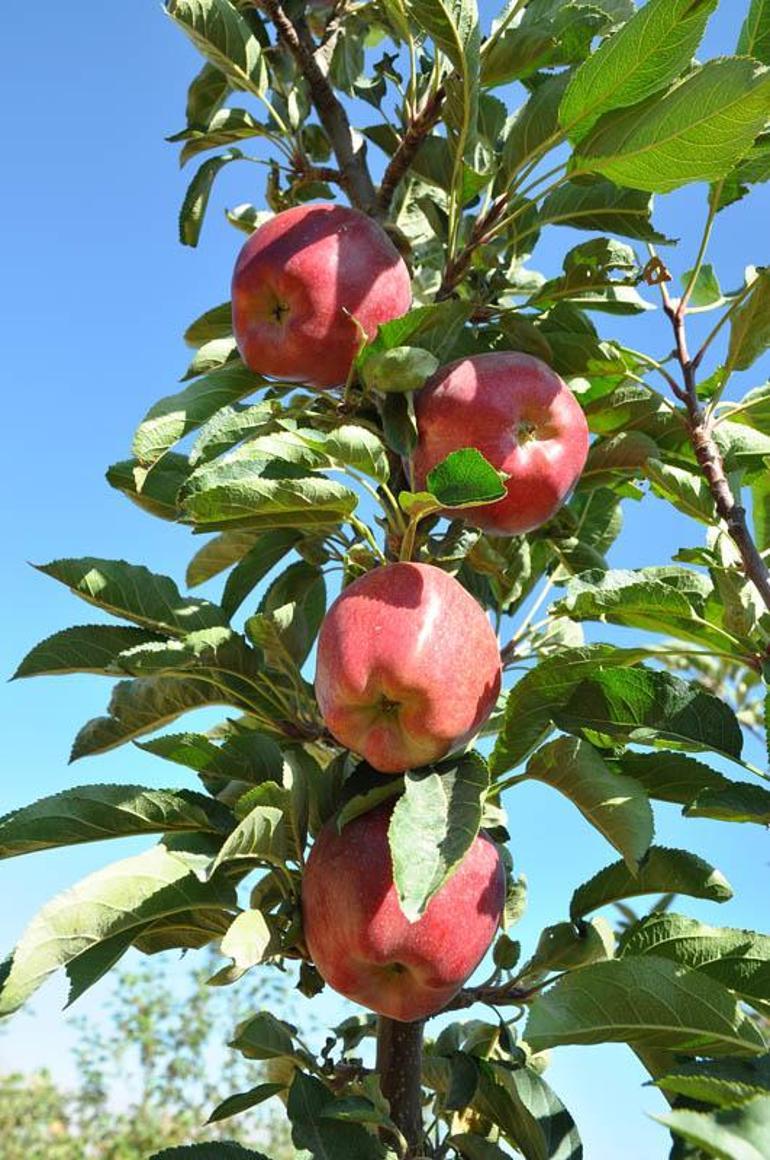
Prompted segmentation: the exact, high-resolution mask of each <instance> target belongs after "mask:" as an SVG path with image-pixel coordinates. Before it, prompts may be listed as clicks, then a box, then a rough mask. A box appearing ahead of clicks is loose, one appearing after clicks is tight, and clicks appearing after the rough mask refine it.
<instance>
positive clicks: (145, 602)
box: [37, 556, 225, 636]
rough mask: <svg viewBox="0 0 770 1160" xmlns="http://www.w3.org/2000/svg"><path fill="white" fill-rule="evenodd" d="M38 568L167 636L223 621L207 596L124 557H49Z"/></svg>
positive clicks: (100, 605)
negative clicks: (186, 591)
mask: <svg viewBox="0 0 770 1160" xmlns="http://www.w3.org/2000/svg"><path fill="white" fill-rule="evenodd" d="M37 568H38V571H40V572H44V573H45V575H46V576H52V577H53V579H54V580H58V581H59V582H60V583H61V584H66V586H67V587H68V588H70V589H71V590H72V591H73V592H74V593H75V595H76V596H80V597H81V599H83V600H85V601H86V602H87V603H88V604H95V605H96V606H97V608H101V609H103V610H104V611H105V612H109V613H110V614H111V615H112V616H120V617H123V618H124V619H125V620H132V621H135V623H137V624H140V625H142V626H143V627H145V628H149V629H153V630H156V631H158V632H161V633H168V634H169V635H170V636H184V635H186V634H187V633H189V632H196V631H198V630H200V629H205V628H212V627H214V626H217V625H223V624H224V623H225V620H224V615H223V613H222V610H221V609H220V608H218V607H217V606H216V604H211V603H210V602H209V601H208V600H201V599H199V598H185V597H182V596H181V595H180V593H179V589H178V588H177V586H176V584H175V583H174V581H173V580H171V579H170V578H169V577H168V576H160V575H157V574H156V573H154V572H150V571H149V569H147V568H144V567H142V566H141V565H137V564H127V563H126V561H125V560H101V559H98V558H97V557H95V556H84V557H83V558H82V559H79V560H74V559H72V560H54V561H53V562H52V563H50V564H39V565H37Z"/></svg>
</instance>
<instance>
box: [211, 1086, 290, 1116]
mask: <svg viewBox="0 0 770 1160" xmlns="http://www.w3.org/2000/svg"><path fill="white" fill-rule="evenodd" d="M285 1090H286V1085H285V1084H282V1083H259V1084H257V1086H256V1087H253V1088H249V1090H248V1091H247V1092H239V1093H238V1094H237V1095H234V1096H228V1098H227V1099H226V1100H222V1103H221V1104H217V1106H216V1107H215V1108H214V1111H213V1112H212V1113H211V1115H210V1116H209V1118H208V1120H207V1121H206V1123H207V1124H218V1123H219V1121H220V1120H227V1119H229V1118H230V1116H237V1115H239V1114H240V1113H241V1112H245V1111H248V1109H249V1108H255V1107H257V1105H258V1104H263V1103H264V1102H265V1100H269V1099H272V1097H273V1096H277V1095H278V1093H279V1092H282V1091H285Z"/></svg>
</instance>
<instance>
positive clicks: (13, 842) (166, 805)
mask: <svg viewBox="0 0 770 1160" xmlns="http://www.w3.org/2000/svg"><path fill="white" fill-rule="evenodd" d="M230 824H232V820H231V816H230V811H229V810H228V809H226V807H225V806H223V805H220V803H219V802H217V801H215V800H214V799H212V798H210V797H206V796H205V795H204V794H199V793H193V792H191V791H190V790H172V789H145V788H144V787H143V786H140V785H84V786H78V787H77V788H75V789H67V790H63V791H62V792H61V793H57V794H52V795H51V796H50V797H44V798H41V799H40V800H39V801H36V802H35V803H34V804H33V805H29V806H23V807H22V808H21V809H18V810H13V811H12V812H11V813H10V814H6V815H5V816H4V817H2V818H0V858H15V857H16V856H17V855H19V854H29V853H32V852H33V851H35V850H50V849H52V848H54V847H57V846H73V845H78V844H80V843H81V842H101V841H103V840H104V839H105V838H122V837H126V836H127V835H130V834H163V833H165V832H167V831H172V830H182V831H196V830H202V831H204V832H209V833H212V832H213V833H221V832H223V831H225V830H226V829H228V828H229V825H230Z"/></svg>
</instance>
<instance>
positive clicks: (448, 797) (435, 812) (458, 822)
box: [388, 752, 489, 922]
mask: <svg viewBox="0 0 770 1160" xmlns="http://www.w3.org/2000/svg"><path fill="white" fill-rule="evenodd" d="M488 785H489V772H488V770H487V766H486V763H485V762H484V760H483V758H481V757H480V756H479V755H478V754H477V753H473V752H471V753H468V754H465V755H464V756H463V757H460V758H457V759H456V760H454V761H452V762H447V763H445V764H444V765H442V766H441V767H440V769H437V770H434V771H431V772H428V773H421V774H420V773H417V774H416V773H407V774H406V775H405V777H404V793H403V796H402V797H400V798H399V800H398V802H397V803H396V806H395V809H394V810H393V814H392V816H391V820H390V828H389V830H388V842H389V844H390V852H391V857H392V859H393V877H394V881H395V885H396V890H397V891H398V897H399V902H400V904H401V909H402V910H403V912H404V914H405V915H406V917H407V918H408V919H409V921H410V922H416V921H417V919H418V918H419V917H420V915H421V914H422V913H423V912H424V911H425V908H426V906H427V905H428V903H429V902H430V900H431V898H432V897H433V895H434V894H435V893H436V891H437V890H439V889H440V888H441V886H443V884H444V882H446V880H447V878H449V877H450V875H451V873H452V871H453V870H454V869H455V867H456V866H457V865H458V864H459V863H460V862H461V861H462V859H463V858H464V856H465V855H466V854H467V852H468V850H469V849H470V847H471V846H472V845H473V842H474V841H475V839H476V835H477V834H478V832H479V827H480V825H481V814H482V804H483V799H484V793H485V791H486V789H487V787H488Z"/></svg>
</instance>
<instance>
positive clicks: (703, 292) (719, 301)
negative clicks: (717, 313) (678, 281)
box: [682, 262, 726, 310]
mask: <svg viewBox="0 0 770 1160" xmlns="http://www.w3.org/2000/svg"><path fill="white" fill-rule="evenodd" d="M692 275H693V271H692V270H686V271H685V273H684V274H682V285H683V286H689V284H690V278H691V277H692ZM725 301H726V299H725V296H724V294H723V293H722V287H721V286H720V285H719V278H718V277H717V273H716V270H715V269H714V267H713V266H712V265H711V264H710V263H709V262H704V264H703V265H702V266H701V268H700V269H699V270H698V273H697V275H696V277H695V282H694V284H693V288H692V290H691V292H690V305H691V306H697V307H700V309H702V310H703V309H708V310H713V309H714V307H716V306H722V305H724V303H725Z"/></svg>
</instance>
